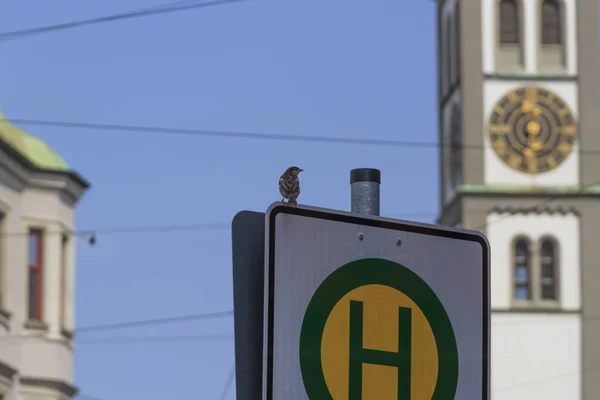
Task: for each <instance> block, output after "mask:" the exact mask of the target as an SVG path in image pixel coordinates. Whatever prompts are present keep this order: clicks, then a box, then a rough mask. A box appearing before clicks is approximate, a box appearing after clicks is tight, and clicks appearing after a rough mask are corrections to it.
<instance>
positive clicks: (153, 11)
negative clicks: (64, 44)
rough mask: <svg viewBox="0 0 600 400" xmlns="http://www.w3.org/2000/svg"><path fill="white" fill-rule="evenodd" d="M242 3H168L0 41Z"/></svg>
mask: <svg viewBox="0 0 600 400" xmlns="http://www.w3.org/2000/svg"><path fill="white" fill-rule="evenodd" d="M242 1H245V0H213V1H206V2H200V3H194V4H184V5H174V4H177V3H181V2H175V3H170V4H171V5H169V4H165V5H163V6H157V7H153V8H147V9H142V10H135V11H129V12H124V13H118V14H112V15H107V16H104V17H97V18H90V19H84V20H79V21H72V22H67V23H63V24H56V25H47V26H41V27H36V28H29V29H22V30H17V31H11V32H6V33H5V34H3V35H0V40H2V41H5V40H14V39H18V38H23V37H26V36H31V35H39V34H42V33H49V32H55V31H60V30H65V29H73V28H79V27H82V26H87V25H96V24H102V23H107V22H114V21H120V20H125V19H131V18H140V17H148V16H151V15H158V14H166V13H172V12H178V11H187V10H193V9H196V8H204V7H213V6H220V5H225V4H231V3H240V2H242ZM186 3H189V2H186Z"/></svg>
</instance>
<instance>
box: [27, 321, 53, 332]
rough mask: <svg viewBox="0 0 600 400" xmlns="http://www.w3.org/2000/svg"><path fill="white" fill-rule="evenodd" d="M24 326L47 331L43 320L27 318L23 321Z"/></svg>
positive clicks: (46, 325)
mask: <svg viewBox="0 0 600 400" xmlns="http://www.w3.org/2000/svg"><path fill="white" fill-rule="evenodd" d="M25 328H27V329H33V330H37V331H47V330H48V324H46V323H45V322H43V321H36V320H29V321H27V322H25Z"/></svg>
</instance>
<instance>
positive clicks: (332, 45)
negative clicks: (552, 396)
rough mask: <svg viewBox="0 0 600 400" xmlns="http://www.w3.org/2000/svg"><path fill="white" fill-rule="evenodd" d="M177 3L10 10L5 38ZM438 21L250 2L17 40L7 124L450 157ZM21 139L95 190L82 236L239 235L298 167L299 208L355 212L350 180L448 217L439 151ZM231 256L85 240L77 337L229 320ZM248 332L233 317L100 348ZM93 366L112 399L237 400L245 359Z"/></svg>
mask: <svg viewBox="0 0 600 400" xmlns="http://www.w3.org/2000/svg"><path fill="white" fill-rule="evenodd" d="M164 2H165V1H163V2H162V3H164ZM162 3H161V1H159V0H154V1H153V2H150V1H142V0H122V1H114V0H105V1H102V2H98V1H94V2H91V1H85V2H83V1H80V0H54V1H33V0H19V1H18V2H17V1H10V2H2V3H0V30H1V31H2V32H8V31H13V30H18V29H24V28H30V27H36V26H40V25H47V24H54V23H61V22H68V21H71V20H77V19H84V18H91V17H97V16H102V15H105V14H112V13H116V12H122V11H128V10H131V9H138V8H144V7H148V6H152V5H159V4H162ZM434 22H435V7H434V3H433V1H428V0H420V1H411V2H408V1H398V0H394V1H392V0H375V1H368V2H365V1H351V2H347V1H341V0H330V1H327V2H323V1H316V0H304V1H294V2H292V1H281V0H278V1H276V0H247V1H245V2H243V3H239V4H231V5H225V6H219V7H213V8H206V9H198V10H192V11H185V12H179V13H174V14H167V15H159V16H154V17H148V18H141V19H131V20H126V21H121V22H114V23H107V24H101V25H96V26H89V27H83V28H79V29H73V30H65V31H61V32H53V33H48V34H44V35H37V36H32V37H28V38H25V39H21V40H15V41H9V42H0V59H1V60H2V62H1V63H0V106H1V107H2V110H3V112H4V114H5V115H6V116H7V117H8V118H11V117H12V118H24V119H42V120H58V121H72V122H90V123H106V124H127V125H146V126H159V127H167V128H170V127H174V128H194V129H212V130H231V131H243V132H261V133H276V134H289V135H323V136H336V137H349V138H367V137H371V138H379V139H395V140H423V141H434V140H436V139H437V111H436V95H437V93H436V78H435V76H436V75H435V74H436V67H435V26H434ZM23 128H25V129H27V130H28V131H30V132H31V133H34V134H36V135H38V136H40V137H41V138H43V139H44V140H46V141H47V142H48V143H49V144H50V145H51V146H52V147H53V148H54V149H56V150H57V151H58V152H59V153H60V154H61V155H62V156H63V157H64V158H65V159H66V160H67V161H68V162H69V164H70V165H71V166H72V167H73V168H74V169H76V170H77V171H79V172H80V173H81V174H82V175H83V176H84V177H86V178H87V179H88V180H89V181H91V183H92V185H93V187H92V189H91V191H90V192H89V193H87V194H86V196H85V197H84V199H83V200H82V201H81V203H80V204H79V205H78V208H77V226H78V228H80V229H87V228H112V227H129V226H146V225H177V224H192V223H229V222H230V221H231V219H232V217H233V216H234V215H235V213H236V212H237V211H239V210H243V209H248V210H255V211H264V210H265V209H266V208H267V207H268V205H269V204H270V203H271V202H273V201H277V200H279V199H280V197H279V193H278V190H277V180H278V177H279V175H280V174H281V173H282V172H283V170H284V169H285V168H286V167H288V166H289V165H291V164H297V165H299V166H301V167H302V168H304V170H305V172H303V173H302V175H301V178H302V194H301V196H300V202H301V203H305V204H311V205H316V206H323V207H330V208H337V209H344V210H348V209H349V206H350V204H349V202H350V193H349V191H350V186H349V171H350V170H351V169H352V168H357V167H365V166H366V167H375V168H380V169H381V170H382V180H383V184H382V204H381V205H382V215H387V216H394V217H402V216H404V215H407V214H414V213H419V214H423V213H424V214H427V213H429V214H430V215H429V216H427V215H424V216H422V217H420V218H413V219H416V220H420V221H426V222H430V221H432V220H433V218H434V217H435V212H436V208H437V204H438V190H437V185H438V182H437V175H438V173H437V172H438V162H437V150H435V149H428V148H424V149H417V148H400V147H382V146H379V147H378V146H358V145H340V144H321V143H301V142H278V141H266V140H248V139H239V138H236V139H233V138H214V137H190V136H176V135H167V134H156V133H131V132H112V131H102V130H76V129H65V128H51V127H39V126H38V127H25V126H23ZM230 246H231V239H230V232H229V230H227V229H221V230H209V231H181V232H169V233H136V234H127V235H110V236H108V235H107V236H103V235H99V237H98V243H97V245H96V246H95V247H89V246H87V244H86V242H85V241H80V243H79V245H78V248H77V252H78V254H77V262H78V265H77V268H78V270H77V296H76V299H77V313H76V316H77V326H89V325H97V324H104V323H112V322H122V321H131V320H139V319H151V318H161V317H169V316H179V315H187V314H194V313H202V312H213V311H222V310H228V309H231V308H232V288H231V286H232V285H231V284H232V278H231V249H230ZM232 333H233V321H232V319H231V318H224V319H222V320H211V321H201V322H195V323H185V324H173V325H168V326H162V327H152V328H150V327H144V328H136V329H129V330H123V331H109V332H103V333H98V334H94V335H92V334H88V335H85V339H91V338H95V337H104V338H107V337H110V338H117V337H121V336H122V337H132V336H135V337H139V336H150V335H169V336H172V335H203V334H226V335H229V334H232ZM80 339H81V340H83V339H84V335H83V334H82V335H81V336H80ZM75 363H76V365H75V381H76V384H77V386H79V387H81V390H82V393H85V394H87V395H89V396H93V397H96V398H98V399H101V400H129V399H145V400H159V399H160V400H163V399H165V398H171V399H194V398H195V399H219V396H220V395H221V391H222V389H223V385H224V384H225V381H226V380H227V376H228V374H229V371H230V369H231V366H232V363H233V341H232V340H222V341H206V342H196V343H177V342H174V343H169V342H165V343H135V344H131V343H129V344H114V343H110V344H107V343H102V344H80V345H77V348H76V356H75ZM226 398H227V399H228V400H231V399H234V398H235V395H234V391H233V390H231V391H230V393H229V395H228V396H227V397H226Z"/></svg>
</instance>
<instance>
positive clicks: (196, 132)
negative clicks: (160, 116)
mask: <svg viewBox="0 0 600 400" xmlns="http://www.w3.org/2000/svg"><path fill="white" fill-rule="evenodd" d="M1 121H2V120H0V122H1ZM5 121H8V122H12V123H14V124H22V125H32V126H47V127H55V128H76V129H97V130H105V131H118V132H137V133H159V134H168V135H186V136H207V137H218V138H238V139H258V140H278V141H300V142H316V143H333V144H357V145H367V146H394V147H411V148H431V149H438V148H453V149H462V150H485V149H491V148H492V146H490V145H487V146H486V145H480V144H462V145H460V146H457V145H456V144H452V143H444V142H438V141H436V142H428V141H411V140H388V139H366V138H341V137H333V136H314V135H285V134H277V133H259V132H239V131H219V130H205V129H195V128H165V127H156V126H143V125H117V124H101V123H87V122H71V121H50V120H40V119H23V118H11V119H10V120H9V119H5ZM577 153H579V154H596V155H600V150H585V149H579V150H578V151H577Z"/></svg>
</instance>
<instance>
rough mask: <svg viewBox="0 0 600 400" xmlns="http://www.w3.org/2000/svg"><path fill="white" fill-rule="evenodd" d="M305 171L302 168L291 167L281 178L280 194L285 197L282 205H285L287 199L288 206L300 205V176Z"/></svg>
mask: <svg viewBox="0 0 600 400" xmlns="http://www.w3.org/2000/svg"><path fill="white" fill-rule="evenodd" d="M302 171H304V170H303V169H302V168H298V167H295V166H294V167H289V168H288V169H286V170H285V172H284V173H283V174H282V175H281V177H279V193H281V195H282V196H283V198H282V199H281V203H282V204H285V202H284V199H287V200H288V201H287V202H288V204H293V205H295V206H297V205H298V202H297V199H298V196H299V195H300V180H299V179H298V174H299V173H300V172H302Z"/></svg>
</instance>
